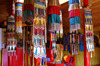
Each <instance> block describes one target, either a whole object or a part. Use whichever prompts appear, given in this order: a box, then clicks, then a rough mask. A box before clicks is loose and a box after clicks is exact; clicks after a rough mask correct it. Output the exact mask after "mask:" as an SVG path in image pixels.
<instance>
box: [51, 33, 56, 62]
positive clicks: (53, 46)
mask: <svg viewBox="0 0 100 66" xmlns="http://www.w3.org/2000/svg"><path fill="white" fill-rule="evenodd" d="M51 41H52V52H53V53H52V54H53V56H54V60H56V59H57V44H56V34H55V32H51Z"/></svg>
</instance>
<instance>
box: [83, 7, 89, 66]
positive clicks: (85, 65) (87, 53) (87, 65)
mask: <svg viewBox="0 0 100 66" xmlns="http://www.w3.org/2000/svg"><path fill="white" fill-rule="evenodd" d="M85 34H86V33H85V13H84V8H83V35H84V66H90V56H89V52H88V51H87V50H86V37H85Z"/></svg>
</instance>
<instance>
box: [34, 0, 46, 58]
mask: <svg viewBox="0 0 100 66" xmlns="http://www.w3.org/2000/svg"><path fill="white" fill-rule="evenodd" d="M41 1H42V0H41ZM41 4H43V3H41V2H40V1H39V0H36V1H35V12H34V14H35V17H34V23H33V25H34V33H33V35H34V37H33V38H34V57H35V58H36V59H37V58H43V57H46V49H45V35H46V34H45V30H46V29H45V27H46V20H45V19H46V18H45V17H46V7H45V6H44V5H45V4H44V5H41Z"/></svg>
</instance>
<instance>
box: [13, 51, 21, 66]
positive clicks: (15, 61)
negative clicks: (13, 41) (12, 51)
mask: <svg viewBox="0 0 100 66" xmlns="http://www.w3.org/2000/svg"><path fill="white" fill-rule="evenodd" d="M13 66H23V49H18V53H17V57H16V56H13Z"/></svg>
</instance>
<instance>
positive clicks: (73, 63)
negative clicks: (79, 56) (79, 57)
mask: <svg viewBox="0 0 100 66" xmlns="http://www.w3.org/2000/svg"><path fill="white" fill-rule="evenodd" d="M73 66H75V55H74V61H73Z"/></svg>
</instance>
